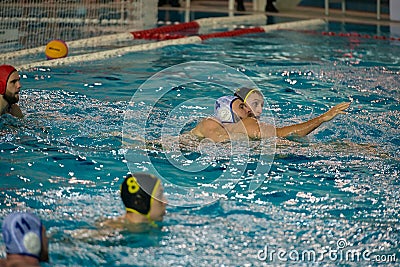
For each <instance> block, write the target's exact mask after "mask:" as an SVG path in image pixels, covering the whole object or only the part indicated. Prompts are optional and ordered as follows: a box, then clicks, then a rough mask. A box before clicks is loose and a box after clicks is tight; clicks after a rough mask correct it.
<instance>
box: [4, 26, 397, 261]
mask: <svg viewBox="0 0 400 267" xmlns="http://www.w3.org/2000/svg"><path fill="white" fill-rule="evenodd" d="M343 27H344V26H343V25H337V24H330V25H326V26H325V28H324V29H322V30H320V31H316V32H311V33H310V32H301V31H277V32H271V33H264V34H257V35H248V36H242V37H237V38H224V39H210V40H208V41H206V42H204V43H202V44H193V45H184V46H171V47H166V48H162V49H158V50H152V51H143V52H138V53H131V54H127V55H124V56H122V57H118V58H112V59H108V60H105V61H94V62H88V63H80V64H76V65H72V66H62V67H53V68H46V67H43V68H38V69H35V70H31V71H23V72H21V75H22V83H23V91H22V95H21V102H20V103H21V107H22V109H23V110H24V111H25V114H26V118H25V119H24V120H22V121H19V120H16V119H14V118H11V117H9V116H2V117H1V118H0V131H1V137H0V138H1V143H0V151H1V152H0V158H1V160H0V177H1V178H0V179H1V184H0V187H1V189H2V190H1V193H0V194H1V195H0V217H1V218H4V216H5V215H6V214H8V213H9V212H11V211H13V210H33V211H34V212H36V213H37V214H39V215H40V217H41V218H43V220H44V224H45V226H46V227H47V229H48V233H49V236H50V258H51V263H50V264H48V265H45V266H263V265H273V266H282V265H288V266H289V265H290V266H294V265H295V266H306V265H307V266H308V265H323V266H338V265H342V266H359V265H361V266H365V265H379V262H378V261H382V262H385V264H386V265H389V266H397V265H398V263H399V257H400V255H399V252H400V251H399V247H400V246H399V242H400V235H399V229H400V222H399V207H400V195H399V192H400V191H399V186H400V183H399V171H400V164H399V163H400V160H399V157H400V153H399V151H400V150H399V145H400V138H399V136H400V134H399V133H400V131H399V121H400V109H399V99H400V94H399V88H400V76H399V75H400V74H399V73H400V68H399V66H400V65H399V60H400V43H399V42H398V41H388V40H376V39H373V38H372V39H366V38H357V37H340V36H326V35H323V34H322V31H325V30H326V29H328V30H338V29H340V30H347V31H356V30H357V31H361V32H362V33H370V34H374V30H375V29H374V28H371V29H369V28H365V27H356V26H354V25H346V28H343ZM371 31H372V32H371ZM383 34H386V35H388V34H389V33H388V32H385V30H384V29H383ZM193 61H194V62H196V61H208V62H218V63H220V64H224V65H227V66H230V67H232V68H233V69H236V70H238V71H239V72H240V73H242V74H245V75H247V76H248V77H250V78H251V80H252V81H253V82H254V83H255V84H256V85H257V86H258V87H259V88H260V89H261V90H262V91H263V93H264V95H265V97H266V101H267V103H268V107H269V108H270V110H267V109H266V110H265V112H264V114H265V117H264V119H265V120H267V121H271V120H270V118H269V117H268V116H269V114H272V115H273V117H274V118H273V119H274V120H273V121H274V123H275V124H276V125H277V126H283V125H288V124H292V123H298V122H302V121H305V120H308V119H310V118H313V117H315V116H317V115H319V114H322V113H323V112H325V111H326V110H328V109H329V107H331V106H333V105H335V104H338V103H341V102H343V101H352V105H351V107H350V109H349V110H348V114H347V115H341V116H338V117H337V118H335V119H334V120H332V121H330V122H328V123H325V124H323V125H322V126H321V127H320V128H318V129H317V130H316V131H314V132H313V133H311V134H310V135H309V136H307V137H306V138H300V139H291V140H278V142H277V143H276V148H275V151H274V159H273V162H272V164H271V165H270V170H269V172H268V174H267V175H266V176H263V177H264V178H265V181H263V182H262V183H261V185H260V186H259V187H258V189H257V190H255V191H254V192H249V191H248V190H247V186H248V181H249V179H248V178H249V177H251V175H252V174H254V173H256V172H257V171H256V168H257V165H258V164H260V155H261V154H263V152H262V150H260V146H262V144H261V145H260V144H258V143H252V144H250V152H249V153H250V155H249V158H248V159H246V160H245V161H246V162H249V165H248V166H247V169H246V172H245V173H244V174H243V175H242V177H239V180H238V181H237V183H236V184H235V185H234V187H233V188H232V189H231V190H229V192H227V193H226V194H225V196H224V197H221V198H220V200H218V201H213V202H211V203H208V204H207V205H198V206H196V207H191V208H188V207H182V206H180V205H179V193H178V192H177V191H168V186H166V193H167V195H168V198H169V199H171V200H172V203H171V204H173V205H170V206H169V207H168V208H167V212H168V214H167V215H166V217H165V220H164V222H163V223H162V226H161V227H160V228H158V229H151V230H149V231H147V232H145V233H127V232H125V233H110V235H109V236H106V237H104V238H89V239H87V238H78V237H76V236H74V235H72V234H71V232H74V231H76V230H82V229H95V224H96V222H97V221H99V220H101V219H102V218H104V217H112V216H117V215H120V214H122V213H123V206H122V203H121V201H120V199H119V185H120V183H121V181H122V179H123V177H124V175H125V174H126V173H127V172H128V171H130V170H131V171H138V170H143V169H146V168H148V167H149V165H151V164H152V165H154V166H156V167H157V169H158V170H160V171H161V172H162V171H165V173H164V175H165V176H168V177H165V178H168V179H167V180H166V183H167V184H168V183H173V182H174V179H176V181H179V182H181V183H183V184H184V185H186V184H185V178H186V177H191V176H190V175H192V174H189V173H186V174H185V172H184V171H182V170H178V169H176V168H174V166H172V165H171V163H170V161H169V160H168V157H167V156H168V153H169V152H170V151H168V150H167V151H163V150H162V149H161V148H159V147H157V146H150V147H145V148H143V150H142V152H143V153H145V154H146V155H148V157H149V160H150V161H151V164H149V163H148V162H136V163H137V164H133V163H132V162H127V161H129V160H127V159H126V158H125V156H124V153H125V152H126V147H125V146H124V145H125V144H124V141H125V140H124V138H123V134H122V132H123V129H124V122H125V121H126V118H125V115H126V110H127V109H128V108H129V103H130V102H131V100H134V99H135V98H132V96H133V95H134V94H135V92H136V90H137V88H139V87H140V86H141V85H142V84H143V83H144V82H145V81H146V80H147V79H149V78H150V77H151V76H153V75H154V74H156V73H157V72H159V71H163V70H165V69H166V68H170V67H172V66H175V65H178V64H181V63H186V62H193ZM175 74H176V73H175ZM226 93H229V90H227V89H226V88H224V87H223V86H218V85H215V84H209V83H205V82H203V81H200V82H198V83H192V84H187V85H185V86H184V88H175V89H174V90H172V91H171V92H170V93H168V94H165V96H163V98H162V99H161V100H160V101H158V102H157V104H156V105H155V108H154V109H153V110H152V113H151V114H152V115H151V117H150V118H149V120H148V121H147V122H146V123H147V124H146V125H147V126H146V127H147V129H146V132H145V135H146V137H147V138H149V139H151V140H156V139H157V138H158V137H159V135H160V128H162V127H164V126H163V123H164V121H163V119H164V118H165V117H166V116H168V112H169V111H171V110H172V111H174V112H176V113H174V114H173V116H171V117H170V118H169V119H170V122H172V124H173V122H176V123H182V121H183V122H186V121H187V122H188V123H189V124H188V125H186V124H185V123H182V124H183V126H182V129H183V130H186V129H187V128H190V126H192V125H194V124H195V123H196V120H198V119H199V118H200V117H202V116H208V115H211V111H210V109H209V107H210V105H211V104H210V103H211V102H212V101H211V102H210V101H208V100H207V101H206V100H204V101H201V100H199V101H198V102H196V103H191V104H192V105H187V107H186V108H181V109H178V110H176V109H174V108H175V107H177V106H179V105H180V104H181V103H182V101H188V100H190V99H192V98H205V99H215V98H217V97H219V96H221V95H222V94H226ZM151 95H152V94H151V92H149V101H151ZM195 104H196V105H195ZM145 109H146V107H143V109H142V108H139V107H138V108H137V109H136V110H135V106H134V107H133V111H136V112H134V113H133V114H134V115H136V116H137V117H136V118H141V114H143V113H142V112H143V110H145ZM131 110H132V108H131ZM164 128H167V130H168V127H164ZM132 133H133V134H134V133H140V131H139V130H136V129H133V130H132ZM168 134H169V135H173V134H171V133H168ZM172 139H173V137H172V136H171V140H172ZM215 149H216V150H218V149H219V150H218V151H220V150H221V149H222V152H223V151H225V150H223V149H226V148H225V147H222V148H221V147H218V146H217V147H215ZM183 151H184V153H186V154H185V155H187V156H188V157H192V158H191V159H192V160H194V161H196V160H198V161H202V162H200V163H201V164H209V165H207V169H205V170H204V171H202V172H199V173H198V174H199V175H198V177H203V178H204V179H210V180H212V179H213V178H214V177H215V176H219V175H220V174H221V173H225V176H226V177H228V178H229V176H230V174H231V175H232V177H234V176H235V175H236V173H235V170H233V169H231V168H229V164H227V159H226V157H224V156H226V155H225V154H224V155H222V156H221V155H220V154H218V153H217V154H218V155H216V156H215V157H211V158H210V159H208V158H207V157H198V155H196V154H194V153H193V151H190V149H189V148H187V147H186V148H184V149H183ZM226 151H228V152H229V149H228V150H226ZM260 151H261V152H260ZM137 152H140V151H137ZM206 152H207V153H206V154H212V153H213V151H212V149H210V150H209V151H206ZM242 156H243V155H241V154H239V156H238V155H235V154H234V153H233V158H234V159H233V161H234V163H241V161H244V160H243V159H242V158H241V157H242ZM261 161H262V160H261ZM242 163H243V162H242ZM128 166H129V168H128ZM185 175H187V176H185ZM182 176H183V177H182ZM186 182H187V183H190V181H186ZM200 182H201V181H200ZM0 244H1V248H2V249H1V251H4V249H3V248H4V245H3V244H4V243H3V242H2V241H1V243H0ZM274 251H275V252H274ZM277 251H281V253H280V254H279V255H280V256H279V257H278V253H277ZM311 252H314V253H315V257H314V258H311V259H309V258H306V257H305V256H304V255H306V254H307V253H308V255H310V254H311ZM349 252H350V254H351V253H353V254H352V255H353V257H351V255H350V256H349ZM346 253H347V254H346ZM357 253H359V255H358V254H357ZM302 255H303V256H304V257H303V258H302ZM346 255H347V256H346ZM357 255H358V256H359V257H357ZM322 256H323V257H322ZM317 261H318V262H317Z"/></svg>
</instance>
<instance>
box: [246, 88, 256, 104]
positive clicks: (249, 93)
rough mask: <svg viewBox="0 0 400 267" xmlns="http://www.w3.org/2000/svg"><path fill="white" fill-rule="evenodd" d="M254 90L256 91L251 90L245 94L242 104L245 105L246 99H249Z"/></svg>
mask: <svg viewBox="0 0 400 267" xmlns="http://www.w3.org/2000/svg"><path fill="white" fill-rule="evenodd" d="M255 90H256V89H251V90H250V91H249V92H248V93H247V95H246V97H245V98H244V99H243V102H244V103H246V101H247V98H248V97H249V95H251V93H253V92H254V91H255Z"/></svg>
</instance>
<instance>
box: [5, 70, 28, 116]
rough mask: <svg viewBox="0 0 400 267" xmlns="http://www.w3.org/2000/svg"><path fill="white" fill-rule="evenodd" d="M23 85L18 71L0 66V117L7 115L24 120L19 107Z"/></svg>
mask: <svg viewBox="0 0 400 267" xmlns="http://www.w3.org/2000/svg"><path fill="white" fill-rule="evenodd" d="M21 87H22V86H21V83H20V78H19V73H18V71H17V70H16V69H15V68H14V67H13V66H10V65H1V66H0V115H3V114H5V113H8V114H11V115H13V116H15V117H18V118H22V117H23V114H22V111H21V109H20V107H19V106H18V104H17V103H18V101H19V92H20V90H21Z"/></svg>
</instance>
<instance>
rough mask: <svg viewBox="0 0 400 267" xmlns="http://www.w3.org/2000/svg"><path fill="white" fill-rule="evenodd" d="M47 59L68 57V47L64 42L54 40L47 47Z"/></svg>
mask: <svg viewBox="0 0 400 267" xmlns="http://www.w3.org/2000/svg"><path fill="white" fill-rule="evenodd" d="M45 53H46V57H47V59H56V58H62V57H66V56H67V55H68V46H67V44H66V43H65V42H64V41H63V40H52V41H50V42H49V43H48V44H47V45H46V51H45Z"/></svg>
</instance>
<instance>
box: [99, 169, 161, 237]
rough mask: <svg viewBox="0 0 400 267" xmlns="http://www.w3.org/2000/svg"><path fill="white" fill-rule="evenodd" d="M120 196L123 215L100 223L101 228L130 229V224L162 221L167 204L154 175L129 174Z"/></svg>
mask: <svg viewBox="0 0 400 267" xmlns="http://www.w3.org/2000/svg"><path fill="white" fill-rule="evenodd" d="M120 195H121V199H122V202H123V203H124V206H125V210H126V213H125V215H122V216H120V217H118V218H113V219H109V220H107V221H105V222H102V223H100V226H101V227H104V226H106V227H112V228H119V229H131V227H130V226H131V225H132V224H142V223H149V224H151V225H155V222H157V221H158V222H160V221H162V220H163V218H164V215H165V210H166V203H167V202H166V199H165V197H164V190H163V186H162V184H161V180H160V179H159V178H157V177H155V176H154V175H151V174H146V173H134V174H129V175H128V176H127V177H126V178H125V179H124V181H123V182H122V184H121V188H120Z"/></svg>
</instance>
